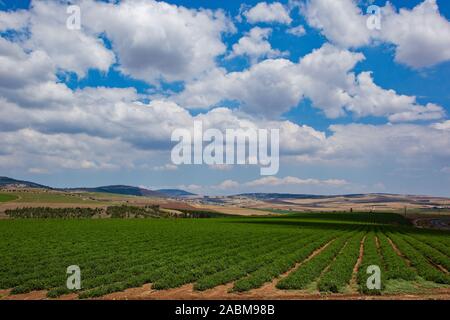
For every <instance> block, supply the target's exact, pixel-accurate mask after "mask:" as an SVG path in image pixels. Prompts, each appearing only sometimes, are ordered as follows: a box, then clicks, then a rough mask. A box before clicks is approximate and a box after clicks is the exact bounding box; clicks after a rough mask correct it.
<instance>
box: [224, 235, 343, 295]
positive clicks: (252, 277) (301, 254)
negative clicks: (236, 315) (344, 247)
mask: <svg viewBox="0 0 450 320" xmlns="http://www.w3.org/2000/svg"><path fill="white" fill-rule="evenodd" d="M335 235H336V233H328V234H325V235H324V234H321V235H320V236H318V237H317V238H314V239H309V241H308V243H307V244H306V245H304V246H301V247H299V248H297V249H295V250H293V251H291V252H287V253H286V254H285V255H283V256H280V257H274V258H275V259H274V260H273V261H272V262H270V263H267V264H266V265H264V266H263V267H262V268H260V269H258V270H256V271H255V272H252V273H250V274H249V275H248V276H247V277H245V278H242V279H240V280H238V281H236V282H235V283H234V287H233V290H234V291H239V292H242V291H248V290H251V289H255V288H259V287H261V286H262V285H263V284H264V283H266V282H269V281H271V280H272V279H273V278H275V277H277V276H278V275H280V274H282V273H285V272H287V271H288V270H290V269H291V268H292V267H293V266H295V264H296V263H299V262H301V261H303V260H305V259H306V258H307V257H308V256H310V255H311V254H312V253H313V252H314V251H315V250H316V249H318V248H320V247H322V246H323V245H325V244H326V243H328V242H329V241H330V240H331V239H332V238H333V237H335Z"/></svg>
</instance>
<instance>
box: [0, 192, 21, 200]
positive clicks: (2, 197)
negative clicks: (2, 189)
mask: <svg viewBox="0 0 450 320" xmlns="http://www.w3.org/2000/svg"><path fill="white" fill-rule="evenodd" d="M16 199H17V196H15V195H12V194H6V193H0V202H7V201H12V200H16Z"/></svg>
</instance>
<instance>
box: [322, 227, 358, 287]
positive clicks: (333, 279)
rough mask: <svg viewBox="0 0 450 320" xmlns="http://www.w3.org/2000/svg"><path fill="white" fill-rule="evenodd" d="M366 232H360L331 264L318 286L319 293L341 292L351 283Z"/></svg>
mask: <svg viewBox="0 0 450 320" xmlns="http://www.w3.org/2000/svg"><path fill="white" fill-rule="evenodd" d="M363 236H364V232H358V233H357V234H356V235H354V236H353V237H352V238H350V240H349V241H348V242H347V244H346V246H345V247H344V249H343V250H342V251H341V252H340V253H339V255H338V256H337V257H336V259H335V260H334V261H333V262H332V263H331V264H330V266H329V268H328V269H327V271H326V272H325V273H324V274H323V275H322V276H321V277H320V280H319V282H318V284H317V287H318V289H319V291H326V292H339V291H342V290H343V289H344V288H345V286H346V285H348V284H349V283H350V280H351V278H352V274H353V268H354V266H355V265H356V263H357V261H358V258H359V251H360V246H361V240H362V239H363Z"/></svg>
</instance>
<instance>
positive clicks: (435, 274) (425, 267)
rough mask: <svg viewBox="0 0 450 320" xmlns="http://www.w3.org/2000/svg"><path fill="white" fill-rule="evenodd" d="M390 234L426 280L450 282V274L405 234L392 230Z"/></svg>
mask: <svg viewBox="0 0 450 320" xmlns="http://www.w3.org/2000/svg"><path fill="white" fill-rule="evenodd" d="M388 236H389V237H390V238H391V239H392V241H393V242H394V243H395V245H396V246H397V247H398V248H399V250H400V251H401V252H402V253H403V254H404V255H405V257H406V258H407V259H408V260H409V261H410V262H411V265H412V266H413V267H414V268H415V269H416V271H417V273H418V274H419V276H421V277H422V278H424V279H425V280H429V281H433V282H436V283H442V284H450V275H449V274H448V273H447V274H446V273H444V272H442V271H440V270H438V269H437V268H436V267H435V266H433V265H432V264H431V263H430V262H429V261H428V260H427V258H426V257H425V256H424V255H422V254H421V253H420V252H419V251H418V250H417V249H415V248H414V247H413V246H411V245H410V244H409V243H408V242H407V241H406V240H405V239H404V235H402V234H399V233H394V232H392V231H391V232H389V233H388Z"/></svg>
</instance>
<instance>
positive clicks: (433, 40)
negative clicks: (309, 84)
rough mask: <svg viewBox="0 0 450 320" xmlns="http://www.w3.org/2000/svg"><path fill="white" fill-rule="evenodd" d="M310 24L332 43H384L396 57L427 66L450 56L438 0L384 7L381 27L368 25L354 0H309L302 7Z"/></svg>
mask: <svg viewBox="0 0 450 320" xmlns="http://www.w3.org/2000/svg"><path fill="white" fill-rule="evenodd" d="M302 13H303V15H304V16H305V18H306V20H307V22H308V24H309V25H310V26H312V27H314V28H316V29H318V30H320V32H321V33H322V34H323V35H324V36H325V37H326V38H327V39H328V40H330V41H331V42H332V43H334V44H336V45H337V46H339V47H343V48H358V47H362V46H367V45H371V44H377V43H381V42H385V43H391V44H393V45H394V47H395V60H396V61H398V62H399V63H402V64H406V65H408V66H410V67H413V68H424V67H430V66H433V65H436V64H438V63H441V62H444V61H448V60H449V59H450V22H449V21H448V20H447V19H446V18H445V17H444V16H443V15H441V14H440V12H439V8H438V5H437V3H436V0H425V1H423V2H422V3H420V4H419V5H417V6H416V7H414V8H413V9H411V10H409V9H400V10H399V12H396V9H395V8H394V7H393V6H392V5H391V4H390V3H388V4H387V5H386V6H384V7H382V8H381V15H380V18H381V29H380V30H376V29H375V30H370V29H369V28H368V27H367V25H366V24H367V19H368V17H369V16H368V15H367V16H365V15H364V13H363V12H362V11H361V9H360V8H359V7H358V5H357V1H355V0H342V1H327V0H314V1H312V0H308V1H307V2H306V5H304V6H303V7H302Z"/></svg>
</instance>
